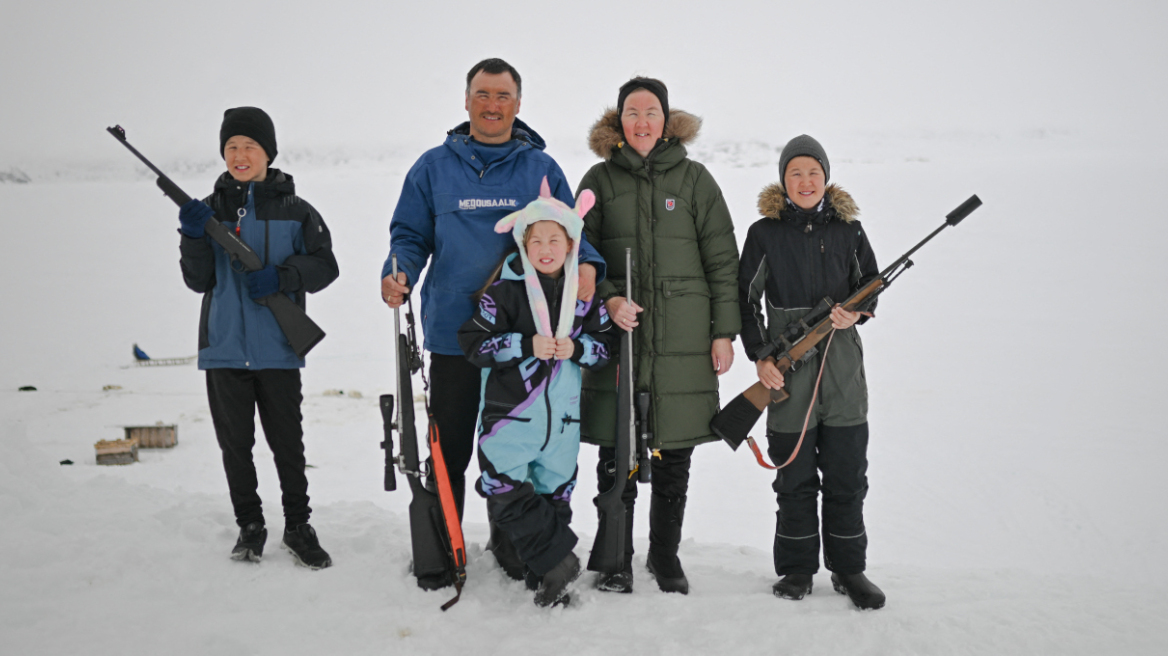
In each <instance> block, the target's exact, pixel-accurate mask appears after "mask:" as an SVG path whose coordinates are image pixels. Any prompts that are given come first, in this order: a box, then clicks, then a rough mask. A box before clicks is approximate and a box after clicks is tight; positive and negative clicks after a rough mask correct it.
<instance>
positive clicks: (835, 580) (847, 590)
mask: <svg viewBox="0 0 1168 656" xmlns="http://www.w3.org/2000/svg"><path fill="white" fill-rule="evenodd" d="M831 587H833V588H835V591H836V592H838V593H840V594H842V595H847V596H848V599H851V600H852V603H853V604H855V605H856V608H859V609H860V610H876V609H878V608H884V601H885V597H884V592H883V591H882V590H881V589H880V588H878V587H876V584H875V583H872V582H871V581H869V580H868V577H867V576H864V573H863V572H860V573H858V574H835V573H832V575H831Z"/></svg>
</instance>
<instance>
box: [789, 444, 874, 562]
mask: <svg viewBox="0 0 1168 656" xmlns="http://www.w3.org/2000/svg"><path fill="white" fill-rule="evenodd" d="M767 441H768V442H769V445H768V447H767V452H768V453H769V454H770V457H771V460H772V462H774V463H775V464H782V463H783V462H786V460H787V458H790V457H791V452H792V451H793V450H794V449H795V444H796V443H797V442H798V441H799V433H770V432H768V433H767ZM820 472H822V473H823V480H822V483H821V482H820V477H819V474H820ZM867 472H868V424H867V423H863V424H860V425H858V426H845V427H838V426H824V425H819V426H817V427H816V428H811V429H808V431H807V435H806V437H804V438H803V446H802V447H800V449H799V455H798V456H796V457H795V461H794V462H792V463H791V464H790V465H788V466H787V467H786V468H784V469H781V470H779V472H778V474H777V475H776V476H775V483H774V485H773V486H772V487H773V488H774V490H775V493H776V494H777V496H778V501H779V511H778V513H777V515H778V518H777V522H776V528H775V546H774V557H775V572H776V573H778V575H779V576H785V575H787V574H814V573H815V572H817V571H819V543H820V530H819V518H818V516H817V512H816V510H817V509H818V505H819V501H818V498H817V497H818V495H819V493H820V491H822V492H823V532H822V539H823V563H824V565H825V566H826V567H827V569H829V570H831V571H833V572H837V573H839V574H857V573H859V572H863V571H864V567H865V557H866V552H867V549H868V535H867V533H866V532H865V530H864V497H865V496H867V494H868V477H867Z"/></svg>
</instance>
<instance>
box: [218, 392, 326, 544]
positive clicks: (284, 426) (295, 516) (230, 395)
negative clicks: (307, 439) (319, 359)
mask: <svg viewBox="0 0 1168 656" xmlns="http://www.w3.org/2000/svg"><path fill="white" fill-rule="evenodd" d="M302 400H303V397H302V396H301V394H300V370H299V369H261V370H258V371H251V370H247V369H208V370H207V401H208V402H209V404H210V406H211V420H212V421H213V422H214V424H215V436H216V437H217V438H218V439H219V448H220V449H221V450H222V451H223V469H224V471H226V473H227V489H228V490H229V491H230V492H231V505H232V506H233V507H234V508H235V522H236V523H237V524H239V525H240V526H244V525H246V524H248V523H250V522H260V523H263V521H264V513H263V507H262V505H261V503H260V495H259V494H258V493H257V492H256V490H257V488H258V486H259V484H258V482H257V481H256V470H255V464H254V462H253V461H252V454H251V450H252V447H253V446H255V414H256V409H257V408H258V409H259V414H260V423H261V424H262V425H263V428H264V437H265V438H266V439H267V441H268V446H269V447H271V449H272V456H273V457H274V459H275V461H276V473H277V474H278V475H279V477H280V491H281V492H282V494H283V496H282V498H281V501H282V502H283V505H284V523H285V525H287V526H296V525H298V524H303V523H305V522H307V521H308V517H309V515H310V514H311V512H312V509H311V508H309V507H308V478H307V477H306V476H305V475H304V464H305V462H304V431H303V430H302V429H301V426H300V423H301V419H302V417H301V415H300V402H301V401H302Z"/></svg>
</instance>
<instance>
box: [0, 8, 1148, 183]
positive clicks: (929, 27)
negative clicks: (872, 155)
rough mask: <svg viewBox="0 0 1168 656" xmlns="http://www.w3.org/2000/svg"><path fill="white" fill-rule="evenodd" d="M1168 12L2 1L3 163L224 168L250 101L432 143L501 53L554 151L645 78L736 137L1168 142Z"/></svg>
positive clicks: (301, 127) (307, 120)
mask: <svg viewBox="0 0 1168 656" xmlns="http://www.w3.org/2000/svg"><path fill="white" fill-rule="evenodd" d="M1166 19H1168V3H1164V2H1153V1H1144V2H1132V1H1128V0H1112V1H1109V2H1055V1H1026V0H1014V1H997V0H993V1H988V2H986V1H982V2H970V1H968V0H967V1H964V2H937V1H922V0H900V1H891V2H813V1H810V0H808V1H805V2H776V1H773V0H765V1H763V0H758V1H755V2H744V3H736V2H729V1H727V2H713V1H707V2H692V1H691V2H686V1H677V2H635V1H629V0H626V1H617V2H609V1H596V2H589V3H570V4H569V3H565V4H564V5H563V6H560V5H558V4H554V3H548V2H542V3H541V2H514V3H507V2H495V3H483V2H432V3H421V2H408V3H404V2H403V3H398V2H366V3H359V2H344V1H341V0H335V1H332V2H310V1H304V0H285V1H283V2H279V3H260V2H242V1H237V2H187V3H183V4H181V5H178V4H176V3H170V2H158V1H157V0H150V1H147V0H115V1H112V2H92V3H77V2H61V1H58V0H39V1H37V2H22V3H16V2H5V6H4V8H3V10H2V17H0V76H2V80H3V84H2V93H0V118H2V119H3V121H2V122H0V170H3V169H6V168H8V167H12V166H19V165H20V164H21V162H22V161H26V160H45V159H55V158H66V159H67V158H77V157H80V158H94V157H104V156H106V155H108V154H110V153H111V147H112V146H113V145H114V144H112V143H111V142H110V141H109V137H108V136H106V135H105V134H104V133H103V131H102V129H103V128H104V127H105V126H107V125H111V124H113V123H121V124H122V125H124V126H126V128H127V130H128V131H129V133H130V136H131V140H135V139H137V140H138V141H140V142H142V143H143V144H145V143H149V144H150V152H152V153H157V152H160V150H165V151H166V152H164V153H161V155H160V156H190V157H199V158H203V157H214V156H215V154H216V152H215V151H216V148H217V145H218V143H217V134H218V126H219V121H220V119H221V117H222V111H223V109H225V108H227V107H234V106H238V105H257V106H260V107H263V108H265V109H266V110H268V112H269V113H270V114H272V116H273V117H274V119H275V121H276V126H277V131H278V134H279V139H280V144H281V147H282V149H284V148H288V147H290V146H295V147H301V148H309V147H313V148H316V147H338V148H366V149H372V150H376V149H377V148H381V147H385V146H390V145H394V144H399V145H410V146H413V145H416V144H435V145H436V144H437V142H438V139H439V137H440V135H441V134H442V133H443V132H444V131H445V130H446V129H448V128H450V127H452V126H453V125H454V124H456V123H457V122H460V121H462V120H464V119H465V118H466V114H465V111H464V110H463V107H462V103H463V97H462V94H463V85H464V76H465V74H466V71H467V70H468V69H469V68H470V66H471V65H473V64H474V63H475V62H476V61H478V60H479V59H482V58H485V57H491V56H499V57H503V58H505V59H507V60H508V61H510V62H511V63H512V64H513V65H515V66H516V67H517V68H518V69H519V71H520V73H521V74H522V75H523V80H524V96H523V105H522V109H521V112H520V117H521V118H524V119H526V120H527V121H528V122H529V123H531V124H532V126H533V127H534V128H535V129H536V130H538V131H540V132H541V133H543V134H544V136H545V137H548V138H549V141H552V145H553V147H554V146H555V141H554V140H555V139H577V140H579V143H578V144H577V146H580V145H582V144H583V136H582V135H583V134H584V133H585V132H586V130H587V128H588V126H589V125H590V124H591V123H592V121H594V120H595V118H596V117H597V116H598V115H599V114H600V112H601V111H602V109H603V108H604V107H605V106H607V105H611V104H614V103H615V100H616V91H617V88H618V87H619V86H620V84H621V83H622V82H623V81H625V80H626V79H628V78H629V77H630V76H632V75H634V74H648V75H653V76H656V77H660V78H661V79H663V80H664V81H665V82H666V83H667V84H668V85H669V88H670V101H671V105H672V106H674V107H680V108H684V109H688V110H689V111H692V112H695V113H698V114H700V115H702V116H703V117H704V118H705V119H706V134H707V135H712V136H714V137H715V138H717V139H723V140H741V141H748V140H755V139H758V140H763V141H767V142H770V143H782V142H784V141H785V140H786V139H787V138H789V137H790V136H793V135H794V134H798V133H799V132H812V133H817V132H818V133H822V132H823V131H832V132H840V131H847V130H851V131H859V132H885V131H888V132H895V131H900V130H922V129H923V130H942V131H944V130H956V131H975V132H993V133H998V134H1009V133H1013V132H1020V131H1025V130H1034V129H1045V130H1057V131H1069V132H1071V133H1075V134H1084V135H1094V136H1096V137H1102V136H1107V137H1108V138H1111V137H1112V136H1114V138H1117V139H1123V140H1130V141H1131V143H1132V147H1133V148H1140V147H1141V146H1144V145H1148V146H1151V145H1153V144H1154V145H1161V146H1162V145H1163V144H1164V142H1165V141H1166V140H1165V135H1168V129H1166V128H1165V125H1164V123H1165V120H1166V119H1168V111H1166V110H1168V101H1166V98H1168V92H1166V90H1168V82H1166V76H1165V69H1166V64H1168V45H1166V41H1168V40H1166V39H1165V33H1166V31H1168V30H1166V28H1168V20H1166ZM163 143H165V146H162V145H161V144H163ZM120 155H123V154H122V153H119V156H120Z"/></svg>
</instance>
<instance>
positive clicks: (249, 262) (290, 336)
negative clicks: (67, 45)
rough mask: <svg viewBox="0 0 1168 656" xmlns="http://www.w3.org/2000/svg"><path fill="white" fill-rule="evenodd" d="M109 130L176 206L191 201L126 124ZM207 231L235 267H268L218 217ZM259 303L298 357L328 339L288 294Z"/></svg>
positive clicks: (269, 296)
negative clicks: (142, 149)
mask: <svg viewBox="0 0 1168 656" xmlns="http://www.w3.org/2000/svg"><path fill="white" fill-rule="evenodd" d="M106 132H109V133H110V134H112V135H113V136H114V139H117V140H118V142H119V143H121V144H122V145H123V146H125V147H126V148H128V149H129V150H130V152H131V153H134V156H135V157H137V158H138V159H140V160H142V163H143V164H145V165H146V167H147V168H149V169H150V170H151V171H154V173H155V174H156V175H157V176H158V180H157V184H158V187H159V188H160V189H162V193H164V194H166V196H167V197H168V198H170V199H171V200H172V201H174V204H175V205H178V206H179V207H182V206H183V205H186V204H187V203H189V202H190V200H191V197H190V196H188V195H187V194H186V192H184V191H183V190H182V189H179V186H178V185H176V184H175V183H174V181H173V180H171V179H170V178H168V177H166V174H165V173H163V172H162V171H160V170H158V167H157V166H154V164H152V163H151V162H150V160H148V159H146V157H145V156H143V155H142V153H140V152H138V150H137V149H136V148H134V147H133V146H131V145H130V142H129V141H126V131H125V130H123V129H122V126H120V125H115V126H113V127H112V128H106ZM203 230H204V231H205V232H206V233H207V236H208V237H210V238H211V239H214V240H215V243H217V244H219V245H220V246H222V247H223V250H224V251H226V252H227V256H228V257H229V258H231V265H232V269H233V270H235V271H237V272H239V271H240V270H239V269H236V268H235V265H236V263H238V264H239V266H240V267H242V272H243V273H251V272H252V271H259V270H260V269H262V268H264V261H263V260H262V259H260V256H259V255H258V254H256V252H255V251H254V250H252V248H251V247H250V246H248V245H247V244H246V243H244V241H243V240H242V239H240V238H239V237H238V236H237V235H236V234H235V232H234V231H233V230H231V229H230V228H228V227H226V226H224V225H223V223H222V222H221V221H220V220H219V219H217V218H215V217H211V218H209V219H207V223H206V225H205V226H204V227H203ZM255 302H256V303H259V304H260V305H263V306H264V307H266V308H268V309H269V310H271V311H272V314H273V315H274V316H275V317H276V323H277V324H279V325H280V330H281V331H282V332H283V333H284V337H285V338H286V339H287V340H288V344H289V346H291V347H292V350H293V351H294V352H295V353H296V357H298V358H303V357H304V356H305V355H307V354H308V352H309V351H311V350H312V347H314V346H316V345H317V344H318V343H320V340H322V339H324V331H323V330H321V329H320V326H318V325H316V322H314V321H313V320H312V319H310V318H308V315H307V314H305V313H304V310H303V309H301V308H300V306H299V305H297V304H296V302H295V301H293V300H292V299H290V298H288V297H287V296H286V295H284V294H282V293H280V292H276V293H274V294H270V295H268V296H264V297H263V298H257V299H255Z"/></svg>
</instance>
